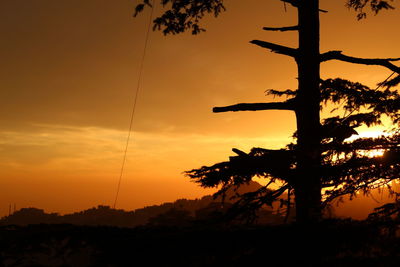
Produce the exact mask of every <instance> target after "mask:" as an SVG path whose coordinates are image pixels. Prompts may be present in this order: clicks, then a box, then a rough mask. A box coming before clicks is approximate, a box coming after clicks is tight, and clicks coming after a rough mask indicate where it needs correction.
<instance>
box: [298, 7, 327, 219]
mask: <svg viewBox="0 0 400 267" xmlns="http://www.w3.org/2000/svg"><path fill="white" fill-rule="evenodd" d="M297 2H299V6H298V22H299V24H298V25H299V54H298V57H297V58H296V62H297V66H298V75H299V76H298V83H299V87H298V96H297V100H298V102H297V103H298V105H297V108H296V120H297V134H298V139H297V142H298V152H297V153H298V165H297V166H298V176H297V177H298V178H297V180H296V182H295V186H294V189H295V201H296V219H297V222H300V223H310V222H316V221H319V220H320V219H321V178H320V174H319V169H320V164H321V149H320V141H321V137H320V91H319V82H320V56H319V11H318V9H319V3H318V2H319V1H318V0H298V1H297Z"/></svg>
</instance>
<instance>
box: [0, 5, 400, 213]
mask: <svg viewBox="0 0 400 267" xmlns="http://www.w3.org/2000/svg"><path fill="white" fill-rule="evenodd" d="M243 2H244V1H226V6H227V12H225V13H223V14H221V15H220V17H219V18H217V19H214V18H207V19H206V20H205V21H204V24H205V26H206V28H207V32H206V33H203V34H201V35H199V36H191V35H190V34H183V35H179V36H167V37H164V36H162V34H161V33H159V32H153V33H151V36H150V43H149V47H148V51H147V57H146V61H145V65H144V75H143V83H142V88H141V91H140V93H139V98H138V105H137V110H136V114H135V120H134V133H133V136H132V140H131V144H130V146H129V150H128V158H127V164H126V168H125V172H124V176H123V180H122V184H121V191H120V197H119V200H118V205H117V207H119V208H124V209H129V210H131V209H134V208H140V207H143V206H145V205H153V204H159V203H162V202H165V201H173V200H175V199H177V198H195V197H200V196H203V195H205V194H209V193H210V192H212V190H204V189H202V188H200V187H198V185H196V184H194V183H192V182H191V181H189V179H188V178H186V177H184V176H183V174H182V172H183V171H185V170H190V169H193V168H197V167H200V166H202V165H207V164H213V163H216V162H218V161H224V160H226V159H227V158H228V156H229V155H231V154H232V152H231V148H232V147H236V148H239V149H241V150H244V151H247V150H249V149H250V148H251V147H255V146H260V147H268V148H279V147H282V146H284V145H285V144H287V143H288V142H291V141H292V139H291V135H292V133H293V131H294V130H295V121H294V114H292V113H291V112H283V111H265V112H256V113H254V112H247V113H246V112H244V113H226V114H213V113H212V112H211V108H212V107H213V106H224V105H230V104H235V103H239V102H261V101H266V102H267V101H273V98H272V97H267V96H265V93H264V92H265V90H266V89H270V88H274V89H288V88H292V89H295V86H296V65H295V63H294V61H293V60H292V59H290V58H286V57H285V56H282V55H276V54H273V53H270V52H268V51H267V50H265V49H261V48H259V47H256V46H254V45H251V44H249V43H248V42H249V41H250V40H253V39H260V40H267V41H272V42H276V43H279V44H284V45H288V46H293V47H295V46H296V35H295V34H294V33H271V32H265V31H263V30H262V27H263V26H289V25H294V24H295V22H296V14H295V10H294V9H292V8H288V10H287V12H285V11H284V8H283V5H282V4H281V2H280V1H272V0H271V1H261V0H247V1H245V4H243ZM134 6H135V1H108V0H85V1H82V0H57V1H51V0H35V1H23V0H2V1H0V34H1V38H2V41H1V42H0V58H1V62H2V63H1V64H0V94H1V95H0V101H1V102H0V216H3V215H5V214H6V213H8V205H9V204H10V203H16V205H17V207H32V206H33V207H38V208H44V209H45V210H46V211H53V212H61V213H66V212H71V211H77V210H81V209H86V208H90V207H93V206H96V205H98V204H106V205H112V203H113V200H114V197H115V192H116V186H117V182H118V177H119V170H120V167H121V162H122V156H123V150H124V145H125V141H126V136H127V129H128V127H129V119H130V118H129V116H130V110H131V107H132V101H133V96H134V93H135V87H136V82H137V79H138V70H139V65H140V58H141V52H142V49H143V43H144V35H145V28H146V22H147V17H148V13H147V12H148V10H147V11H145V13H144V14H142V15H141V16H139V17H138V18H135V19H134V18H132V13H133V10H134ZM321 7H322V8H323V9H326V10H329V13H327V14H321V51H322V52H323V51H327V50H343V51H344V52H345V53H346V54H350V55H354V56H359V57H398V56H400V51H399V50H398V42H399V38H400V37H399V35H398V34H397V31H398V29H397V26H398V25H399V22H400V15H399V14H398V11H399V9H396V10H394V11H389V12H384V13H382V14H380V15H378V16H373V15H369V16H368V19H367V20H363V21H357V20H356V18H355V13H354V12H352V11H350V10H348V9H346V8H345V7H344V1H329V0H323V1H321ZM159 12H160V10H159V9H158V10H156V13H159ZM321 74H322V78H328V77H331V78H335V77H342V78H348V79H351V80H354V81H360V82H362V83H364V84H367V85H370V86H371V87H373V86H375V84H376V83H377V82H379V81H382V80H384V79H385V78H386V77H387V76H388V75H389V74H390V71H388V70H386V69H384V68H381V67H371V66H360V65H350V64H346V63H340V62H330V63H324V64H323V65H322V66H321ZM363 131H366V130H365V129H364V130H361V131H360V133H361V132H363ZM371 131H376V129H375V130H371Z"/></svg>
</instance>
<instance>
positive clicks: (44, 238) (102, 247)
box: [0, 220, 400, 266]
mask: <svg viewBox="0 0 400 267" xmlns="http://www.w3.org/2000/svg"><path fill="white" fill-rule="evenodd" d="M0 266H400V239H399V238H398V237H396V236H395V233H394V232H391V231H390V229H389V228H387V227H385V226H382V225H377V224H376V223H375V224H372V223H367V222H358V221H350V220H342V221H326V222H323V223H321V224H318V225H314V226H311V227H301V226H299V225H281V226H257V227H248V226H247V227H246V226H230V227H227V226H224V227H223V226H209V225H208V226H207V225H204V224H195V225H192V226H187V227H137V228H118V227H100V226H99V227H94V226H74V225H45V224H40V225H29V226H4V227H1V228H0Z"/></svg>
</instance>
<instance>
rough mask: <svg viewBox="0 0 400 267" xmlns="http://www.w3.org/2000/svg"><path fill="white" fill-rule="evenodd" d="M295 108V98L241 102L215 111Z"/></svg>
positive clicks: (214, 109)
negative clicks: (281, 100) (262, 101)
mask: <svg viewBox="0 0 400 267" xmlns="http://www.w3.org/2000/svg"><path fill="white" fill-rule="evenodd" d="M273 109H275V110H294V109H295V105H294V101H293V99H290V100H288V101H285V102H270V103H241V104H236V105H231V106H226V107H215V108H213V112H214V113H219V112H228V111H258V110H273Z"/></svg>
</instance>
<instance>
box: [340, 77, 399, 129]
mask: <svg viewBox="0 0 400 267" xmlns="http://www.w3.org/2000/svg"><path fill="white" fill-rule="evenodd" d="M395 73H396V72H395V71H393V72H392V74H390V75H389V76H388V77H387V78H386V79H385V80H384V81H383V82H381V83H379V85H378V87H376V88H375V89H374V92H375V91H378V89H379V88H381V87H382V86H383V85H384V84H385V83H386V82H387V81H388V80H389V79H390V78H391V77H392V76H393V75H394V74H395ZM354 111H356V109H355V108H354V109H353V110H352V111H351V112H350V113H349V114H348V115H347V116H345V117H344V118H343V119H342V122H344V121H346V120H347V119H348V118H349V117H350V116H351V115H352V114H353V113H354Z"/></svg>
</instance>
